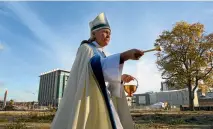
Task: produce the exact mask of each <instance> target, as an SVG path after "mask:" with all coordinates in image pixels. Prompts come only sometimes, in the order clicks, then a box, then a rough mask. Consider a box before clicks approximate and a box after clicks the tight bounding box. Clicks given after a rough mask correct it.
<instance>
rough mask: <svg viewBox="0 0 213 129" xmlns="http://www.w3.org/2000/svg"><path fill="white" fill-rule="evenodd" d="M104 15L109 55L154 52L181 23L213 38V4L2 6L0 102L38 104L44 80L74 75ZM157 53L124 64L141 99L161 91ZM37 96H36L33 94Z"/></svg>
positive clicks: (140, 3) (36, 3) (6, 4)
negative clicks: (60, 72)
mask: <svg viewBox="0 0 213 129" xmlns="http://www.w3.org/2000/svg"><path fill="white" fill-rule="evenodd" d="M101 12H105V13H106V15H107V18H108V20H109V23H110V25H111V28H112V39H111V42H110V45H109V46H107V48H105V51H106V52H107V53H108V54H109V55H110V54H115V53H119V52H122V51H125V50H128V49H131V48H138V49H142V50H145V49H150V48H152V47H153V43H154V41H155V39H156V38H157V37H158V35H159V34H160V33H161V32H162V31H163V30H167V29H171V28H172V26H173V25H174V24H175V23H176V22H178V21H181V20H183V21H187V22H189V23H193V22H200V23H202V24H204V25H205V30H206V32H207V33H210V32H213V24H212V23H213V2H143V1H141V2H71V1H70V2H0V46H1V47H0V99H3V94H4V90H5V89H8V99H11V98H12V99H15V100H17V101H32V100H37V91H38V86H39V77H38V76H39V75H40V73H42V72H46V71H50V70H52V69H55V68H61V69H66V70H70V69H71V66H72V62H73V60H74V58H75V54H76V50H77V48H78V46H79V44H80V42H81V41H82V40H84V39H88V38H89V25H88V24H89V21H91V20H92V19H93V18H95V17H96V16H97V15H98V14H99V13H101ZM155 60H156V57H155V56H154V52H152V53H148V54H146V55H144V57H143V58H141V59H140V61H129V62H127V63H125V66H124V71H123V72H124V73H128V74H132V75H133V76H136V77H137V78H138V80H139V88H138V91H137V93H141V92H147V91H159V89H160V82H161V78H160V73H159V72H158V70H157V68H156V65H155ZM33 93H35V95H34V94H33Z"/></svg>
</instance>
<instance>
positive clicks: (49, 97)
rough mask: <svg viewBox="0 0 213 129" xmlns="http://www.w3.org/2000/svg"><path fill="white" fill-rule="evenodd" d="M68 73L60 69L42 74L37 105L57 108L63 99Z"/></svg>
mask: <svg viewBox="0 0 213 129" xmlns="http://www.w3.org/2000/svg"><path fill="white" fill-rule="evenodd" d="M69 74H70V73H69V72H68V71H65V70H60V69H54V70H52V71H49V72H46V73H42V74H41V75H40V76H39V77H40V84H39V93H38V103H39V106H49V105H52V106H54V107H58V105H59V103H60V100H61V98H62V97H63V93H64V88H65V87H66V84H67V80H68V78H69Z"/></svg>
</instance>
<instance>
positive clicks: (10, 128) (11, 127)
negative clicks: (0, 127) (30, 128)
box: [5, 122, 27, 129]
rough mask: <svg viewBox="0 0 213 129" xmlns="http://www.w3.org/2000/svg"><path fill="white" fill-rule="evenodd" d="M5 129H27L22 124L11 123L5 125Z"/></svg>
mask: <svg viewBox="0 0 213 129" xmlns="http://www.w3.org/2000/svg"><path fill="white" fill-rule="evenodd" d="M5 129H27V125H26V124H25V123H23V122H13V123H10V124H6V126H5Z"/></svg>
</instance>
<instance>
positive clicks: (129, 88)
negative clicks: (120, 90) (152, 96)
mask: <svg viewBox="0 0 213 129" xmlns="http://www.w3.org/2000/svg"><path fill="white" fill-rule="evenodd" d="M135 80H136V82H137V84H136V85H132V84H124V91H125V92H126V93H127V94H128V95H127V97H132V96H133V93H135V92H136V90H137V88H138V80H137V79H136V78H135Z"/></svg>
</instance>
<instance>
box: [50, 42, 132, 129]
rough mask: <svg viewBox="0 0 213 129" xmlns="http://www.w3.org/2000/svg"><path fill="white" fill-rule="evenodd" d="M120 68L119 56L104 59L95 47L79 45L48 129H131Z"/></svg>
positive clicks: (96, 45) (97, 47) (94, 45)
mask: <svg viewBox="0 0 213 129" xmlns="http://www.w3.org/2000/svg"><path fill="white" fill-rule="evenodd" d="M122 68H123V65H122V64H121V65H120V54H115V55H112V56H108V57H105V55H104V54H103V53H102V49H101V48H100V47H99V46H98V44H97V43H95V42H93V43H92V44H83V45H81V46H80V47H79V49H78V52H77V55H76V58H75V61H74V63H73V66H72V69H71V71H70V75H69V79H68V82H67V86H66V88H65V90H64V96H63V98H62V99H61V102H60V105H59V108H58V110H57V112H56V115H55V117H54V119H53V122H52V124H51V129H134V127H133V121H132V117H131V114H130V111H129V107H128V105H127V100H126V96H125V93H124V90H123V86H122V85H121V72H122ZM106 83H108V86H106Z"/></svg>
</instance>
